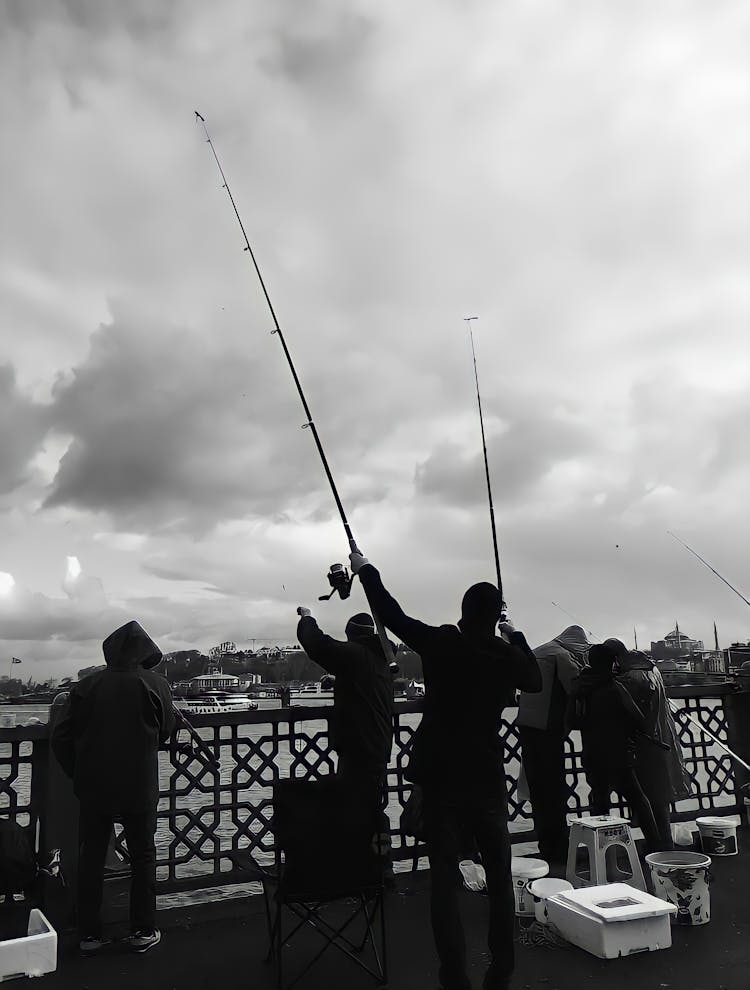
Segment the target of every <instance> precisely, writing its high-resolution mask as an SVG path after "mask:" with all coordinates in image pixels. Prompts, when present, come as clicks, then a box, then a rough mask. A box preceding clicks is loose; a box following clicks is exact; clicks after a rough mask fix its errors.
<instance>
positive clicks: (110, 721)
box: [51, 622, 175, 814]
mask: <svg viewBox="0 0 750 990" xmlns="http://www.w3.org/2000/svg"><path fill="white" fill-rule="evenodd" d="M157 656H158V657H160V656H161V654H160V653H159V650H158V648H157V647H156V645H155V644H154V642H153V640H152V639H151V638H150V637H149V636H148V634H147V633H146V632H145V631H144V630H143V629H142V628H141V626H140V625H139V624H138V623H137V622H129V623H127V625H124V626H122V627H121V628H120V629H118V630H116V631H115V632H114V633H113V634H112V635H111V636H109V637H108V638H107V639H106V640H105V642H104V659H105V660H106V661H107V668H106V670H100V671H98V672H97V673H95V674H91V675H90V676H89V677H84V679H83V680H82V681H79V682H78V683H77V684H76V685H74V687H73V688H72V690H71V692H70V697H69V700H68V705H67V711H66V712H65V713H64V715H63V716H62V718H61V719H60V721H59V722H58V723H57V725H56V726H55V727H54V729H53V731H52V739H51V744H52V749H53V751H54V753H55V756H56V757H57V759H58V761H59V763H60V765H61V767H62V768H63V770H64V771H65V772H66V773H67V774H68V776H69V777H72V778H73V790H74V791H75V794H76V796H77V797H78V799H79V800H80V801H81V802H82V803H83V802H85V803H87V804H91V805H93V806H94V807H96V808H97V809H99V810H100V811H101V812H102V813H105V814H141V813H144V812H148V811H152V810H154V809H155V808H156V803H157V801H158V798H159V763H158V750H159V746H160V745H163V744H164V743H165V742H166V741H167V739H168V738H169V736H170V735H171V734H172V733H173V731H174V728H175V719H174V709H173V705H172V696H171V693H170V690H169V685H168V684H167V682H166V680H165V679H164V678H163V677H162V676H161V675H159V674H156V673H154V672H153V671H151V670H146V669H144V667H143V663H144V662H145V663H146V664H147V665H148V664H152V663H153V661H154V659H155V658H156V657H157Z"/></svg>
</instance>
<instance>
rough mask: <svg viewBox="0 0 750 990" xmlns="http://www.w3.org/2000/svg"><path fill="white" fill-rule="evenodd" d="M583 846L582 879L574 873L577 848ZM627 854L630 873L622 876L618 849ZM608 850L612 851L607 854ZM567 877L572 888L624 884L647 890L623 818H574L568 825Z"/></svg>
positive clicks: (628, 830) (628, 825)
mask: <svg viewBox="0 0 750 990" xmlns="http://www.w3.org/2000/svg"><path fill="white" fill-rule="evenodd" d="M579 846H585V847H586V850H587V852H588V857H589V875H588V877H582V876H580V875H579V874H578V872H577V870H576V860H577V857H578V847H579ZM618 848H622V849H624V850H625V852H626V853H627V857H628V862H629V864H630V873H631V874H632V876H631V875H629V874H627V873H623V872H622V871H621V870H620V868H619V867H618V865H617V859H616V853H617V849H618ZM610 850H611V852H610ZM566 876H567V879H568V881H569V882H570V883H572V884H573V886H574V887H593V886H596V885H598V884H604V883H622V882H627V883H629V884H630V885H631V887H637V888H638V889H639V890H643V891H645V890H646V881H645V880H644V879H643V870H642V869H641V863H640V860H639V859H638V851H637V849H636V847H635V842H634V841H633V834H632V832H631V831H630V822H628V821H627V819H625V818H616V817H614V816H610V815H597V816H591V817H584V818H576V819H575V820H574V821H572V822H571V825H570V840H569V842H568V866H567V870H566Z"/></svg>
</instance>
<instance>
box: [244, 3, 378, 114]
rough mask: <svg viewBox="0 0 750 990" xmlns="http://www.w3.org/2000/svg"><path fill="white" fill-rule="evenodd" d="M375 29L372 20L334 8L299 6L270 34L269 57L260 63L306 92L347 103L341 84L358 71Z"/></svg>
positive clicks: (327, 5) (348, 96) (355, 75)
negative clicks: (322, 93)
mask: <svg viewBox="0 0 750 990" xmlns="http://www.w3.org/2000/svg"><path fill="white" fill-rule="evenodd" d="M374 31H375V26H374V23H373V22H372V21H371V20H369V19H368V18H366V17H364V16H362V15H361V14H358V13H355V12H353V11H350V10H345V9H340V8H339V7H338V6H337V5H334V6H333V8H331V6H330V4H320V3H315V4H312V5H310V6H309V7H307V8H305V7H300V8H298V9H297V16H296V17H295V18H294V19H293V20H286V21H281V22H280V23H279V24H278V25H277V26H276V27H275V28H274V29H272V30H271V31H270V32H269V38H268V44H269V47H270V49H271V54H270V55H268V56H266V57H265V58H264V59H263V60H262V62H261V65H262V67H263V68H265V69H266V70H267V71H269V72H271V73H278V74H281V75H283V76H285V77H287V78H288V79H290V80H291V81H293V82H294V83H295V84H296V85H298V86H300V87H302V88H304V89H305V90H308V91H309V88H310V87H311V86H312V87H314V88H316V89H323V90H325V91H326V92H327V93H328V94H329V95H333V96H336V95H338V96H339V97H341V98H344V99H347V100H349V99H351V92H350V91H349V90H348V89H347V85H346V83H347V82H348V83H351V82H353V81H355V80H356V77H357V75H358V73H359V72H360V71H361V69H362V61H363V58H364V56H365V55H366V54H367V49H368V46H369V43H370V41H371V39H372V36H373V34H374Z"/></svg>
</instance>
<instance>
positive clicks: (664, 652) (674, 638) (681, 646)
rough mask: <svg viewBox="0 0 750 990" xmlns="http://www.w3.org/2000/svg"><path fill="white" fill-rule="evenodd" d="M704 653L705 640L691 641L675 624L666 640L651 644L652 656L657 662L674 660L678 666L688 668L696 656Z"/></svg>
mask: <svg viewBox="0 0 750 990" xmlns="http://www.w3.org/2000/svg"><path fill="white" fill-rule="evenodd" d="M703 652H704V647H703V640H701V639H691V638H690V637H689V636H687V635H686V634H685V633H683V632H680V627H679V625H678V624H677V623H675V627H674V629H673V630H672V632H669V633H667V635H666V636H665V637H664V639H660V640H658V642H654V641H653V640H652V642H651V656H652V658H653V659H654V660H655V661H657V662H658V661H660V660H674V661H675V663H677V665H678V666H684V667H688V666H689V665H690V660H691V659H692V657H694V656H695V655H696V654H701V653H703Z"/></svg>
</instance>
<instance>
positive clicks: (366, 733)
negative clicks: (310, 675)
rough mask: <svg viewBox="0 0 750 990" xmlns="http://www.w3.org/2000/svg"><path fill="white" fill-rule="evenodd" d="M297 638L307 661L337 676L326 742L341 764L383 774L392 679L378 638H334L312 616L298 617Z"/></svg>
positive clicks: (390, 731) (390, 725) (390, 730)
mask: <svg viewBox="0 0 750 990" xmlns="http://www.w3.org/2000/svg"><path fill="white" fill-rule="evenodd" d="M297 638H298V640H299V642H300V645H301V646H302V648H303V649H304V651H305V653H307V655H308V656H309V657H310V659H311V660H313V661H314V662H315V663H317V664H320V666H321V667H323V668H324V670H327V671H328V672H329V673H331V674H334V675H335V677H336V682H335V684H334V688H333V718H332V721H331V730H332V732H331V735H332V738H331V743H332V745H333V748H334V749H335V750H336V752H337V753H338V754H339V761H340V765H343V766H351V765H352V764H354V765H356V766H357V768H358V769H362V770H364V771H365V772H366V773H368V774H369V775H371V776H373V777H382V776H384V775H385V772H386V769H387V767H388V761H389V760H390V756H391V745H392V743H393V678H392V676H391V672H390V670H389V669H388V661H387V660H386V658H385V656H384V654H383V648H382V646H381V645H380V640H379V639H378V637H377V636H376V635H372V636H367V637H363V638H361V639H357V640H354V641H351V642H349V641H347V642H342V641H341V640H337V639H333V638H332V637H331V636H327V635H326V634H325V633H324V632H322V631H321V630H320V628H319V627H318V623H317V622H316V621H315V619H314V618H313V617H312V616H311V615H307V616H303V617H302V618H301V619H300V621H299V625H298V626H297Z"/></svg>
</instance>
